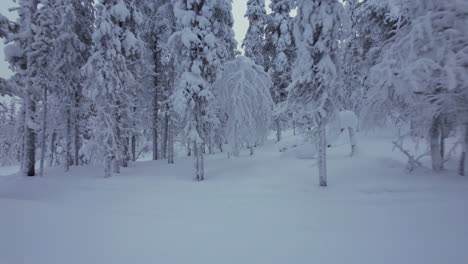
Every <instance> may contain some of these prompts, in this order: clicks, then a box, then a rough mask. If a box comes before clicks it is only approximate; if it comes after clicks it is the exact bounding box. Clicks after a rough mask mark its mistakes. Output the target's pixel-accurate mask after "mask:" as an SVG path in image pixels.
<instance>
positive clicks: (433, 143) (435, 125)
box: [429, 117, 443, 172]
mask: <svg viewBox="0 0 468 264" xmlns="http://www.w3.org/2000/svg"><path fill="white" fill-rule="evenodd" d="M440 125H441V122H440V117H436V118H434V119H433V121H432V125H431V128H430V130H429V140H430V147H431V157H432V169H433V170H434V171H437V172H439V171H442V169H443V160H442V156H441V146H440V137H441V133H440V132H441V131H440Z"/></svg>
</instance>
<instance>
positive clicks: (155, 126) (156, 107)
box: [152, 38, 161, 160]
mask: <svg viewBox="0 0 468 264" xmlns="http://www.w3.org/2000/svg"><path fill="white" fill-rule="evenodd" d="M158 42H159V40H158V39H157V38H156V40H155V41H154V45H153V48H152V49H153V61H154V80H153V81H154V93H153V160H159V146H158V129H159V123H158V112H159V94H158V93H159V91H158V88H159V78H158V77H159V67H158V66H159V63H160V60H161V54H160V49H159V47H158Z"/></svg>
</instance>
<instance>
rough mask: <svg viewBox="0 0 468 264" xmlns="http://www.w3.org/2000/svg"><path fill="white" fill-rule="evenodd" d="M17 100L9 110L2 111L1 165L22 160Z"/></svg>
mask: <svg viewBox="0 0 468 264" xmlns="http://www.w3.org/2000/svg"><path fill="white" fill-rule="evenodd" d="M17 123H18V118H17V109H16V102H15V101H12V102H11V103H10V105H9V106H8V109H7V111H0V166H10V165H14V164H18V162H20V161H21V152H20V148H21V141H18V139H21V137H20V136H18V134H17V131H18V129H17Z"/></svg>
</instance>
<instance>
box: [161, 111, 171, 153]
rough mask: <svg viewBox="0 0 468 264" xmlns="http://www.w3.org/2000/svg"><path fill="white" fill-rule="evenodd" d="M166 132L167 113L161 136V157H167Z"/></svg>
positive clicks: (167, 131)
mask: <svg viewBox="0 0 468 264" xmlns="http://www.w3.org/2000/svg"><path fill="white" fill-rule="evenodd" d="M168 133H169V117H168V115H167V114H165V115H164V128H163V138H162V149H161V155H162V158H163V159H167V145H168Z"/></svg>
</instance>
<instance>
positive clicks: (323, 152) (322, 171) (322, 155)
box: [318, 121, 328, 187]
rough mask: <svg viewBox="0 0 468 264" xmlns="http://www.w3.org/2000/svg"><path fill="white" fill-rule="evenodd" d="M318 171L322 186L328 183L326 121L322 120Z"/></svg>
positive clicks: (319, 134)
mask: <svg viewBox="0 0 468 264" xmlns="http://www.w3.org/2000/svg"><path fill="white" fill-rule="evenodd" d="M318 136H319V138H318V171H319V182H320V186H321V187H326V186H327V185H328V181H327V136H326V130H325V122H323V121H321V122H320V124H319V128H318Z"/></svg>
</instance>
